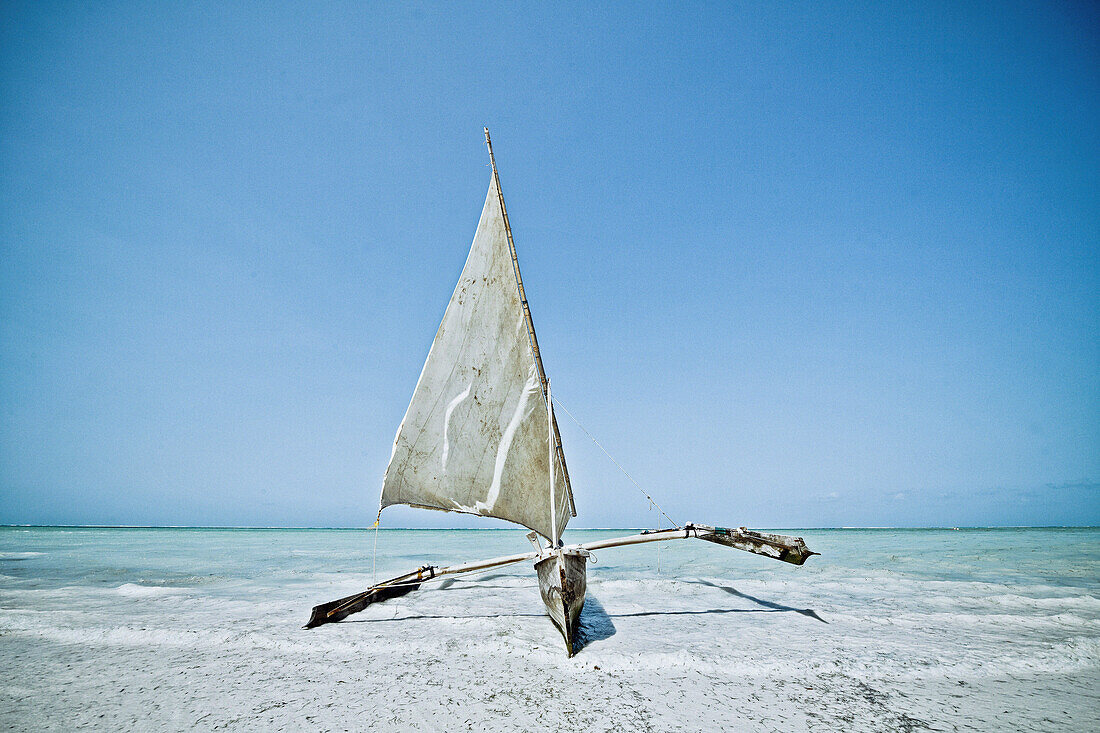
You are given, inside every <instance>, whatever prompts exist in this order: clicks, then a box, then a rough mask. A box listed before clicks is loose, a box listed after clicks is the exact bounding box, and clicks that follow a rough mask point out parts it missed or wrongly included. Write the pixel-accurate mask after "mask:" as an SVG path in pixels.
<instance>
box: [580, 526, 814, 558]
mask: <svg viewBox="0 0 1100 733" xmlns="http://www.w3.org/2000/svg"><path fill="white" fill-rule="evenodd" d="M691 537H695V538H698V539H701V540H706V541H708V542H714V543H716V544H719V545H725V546H726V547H733V548H735V549H738V550H744V551H745V552H751V553H753V554H756V555H764V556H765V557H770V558H772V559H773V560H782V561H783V562H789V563H791V564H792V565H801V564H802V563H804V562H806V560H807V559H809V558H810V557H811V556H813V555H817V554H819V553H816V552H813V551H812V550H810V549H809V548H808V547H806V543H805V541H803V539H802V538H801V537H789V536H787V535H781V534H769V533H767V532H757V531H755V530H751V529H745V528H744V527H739V528H738V529H728V528H726V527H711V526H709V525H706V524H691V523H689V524H686V525H684V526H683V527H678V528H676V529H665V530H660V531H657V532H642V533H641V534H635V535H628V536H626V537H614V538H611V539H606V540H596V541H595V542H585V543H583V544H581V545H578V547H579V548H581V549H583V550H601V549H604V548H607V547H623V546H625V545H638V544H642V543H645V542H663V541H665V540H686V539H689V538H691Z"/></svg>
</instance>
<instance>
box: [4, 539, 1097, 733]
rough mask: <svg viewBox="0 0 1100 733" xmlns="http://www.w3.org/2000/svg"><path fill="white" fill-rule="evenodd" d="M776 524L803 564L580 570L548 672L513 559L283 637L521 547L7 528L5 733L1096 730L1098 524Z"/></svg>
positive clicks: (668, 558)
mask: <svg viewBox="0 0 1100 733" xmlns="http://www.w3.org/2000/svg"><path fill="white" fill-rule="evenodd" d="M624 533H626V532H624V531H622V530H600V531H585V530H581V531H572V530H571V531H569V532H568V533H567V536H566V538H565V539H566V541H567V542H583V541H588V540H591V539H596V538H600V537H608V536H615V535H617V534H624ZM787 533H790V534H798V535H801V536H803V537H804V538H805V539H806V542H807V544H809V546H810V547H811V549H814V550H816V551H818V552H821V553H822V556H821V557H814V558H811V559H810V561H809V562H808V563H807V564H806V565H805V566H803V567H794V566H791V565H787V564H785V563H777V562H775V561H771V560H768V559H765V558H761V557H757V556H753V555H749V554H747V553H743V552H738V551H736V550H730V549H727V548H722V547H719V546H717V545H713V544H710V543H705V542H698V541H694V540H690V541H679V542H669V543H661V544H660V546H659V547H660V551H659V562H660V571H659V573H658V571H657V563H658V545H646V546H637V547H630V548H615V549H608V550H602V551H599V552H598V553H597V556H598V557H597V558H596V563H595V564H593V565H590V566H589V571H588V601H587V603H586V606H585V611H584V614H583V616H582V621H583V631H584V635H585V638H586V646H585V647H584V649H583V650H582V651H581V652H580V653H579V654H578V655H577V656H575V657H574V658H572V659H567V658H566V657H565V655H564V648H563V644H562V642H561V639H560V637H559V636H557V633H556V632H555V631H554V629H553V627H552V626H551V624H550V622H549V620H548V619H547V618H546V617H545V615H544V613H543V610H542V605H541V602H540V601H539V598H538V591H537V588H536V587H535V585H534V580H533V578H534V574H533V571H532V569H531V568H530V566H529V563H521V564H519V565H514V566H509V567H505V568H501V569H495V570H492V571H489V572H487V573H484V574H481V575H476V576H472V577H468V578H465V579H462V580H459V581H457V582H452V581H451V580H447V581H444V582H443V583H442V584H438V585H435V586H432V589H431V590H423V591H418V592H415V593H412V594H410V595H408V596H405V597H403V598H401V599H395V600H393V601H389V602H386V603H384V604H379V605H377V606H373V607H370V608H368V609H367V610H366V611H364V612H362V613H360V614H357V615H355V616H352V617H350V618H349V619H348V620H347V621H346V622H344V623H342V624H335V625H329V626H325V627H323V628H320V629H316V630H312V631H303V630H301V629H300V626H301V624H302V623H303V622H304V621H305V619H306V618H307V617H308V615H309V609H310V607H311V606H312V605H314V604H315V603H319V602H322V601H327V600H332V599H334V598H337V597H340V596H342V595H347V594H349V593H352V592H355V591H358V590H362V589H363V588H365V587H366V586H367V585H369V584H370V583H371V581H372V579H373V578H378V579H383V578H386V577H390V576H393V575H397V574H400V573H403V572H406V571H408V570H411V569H414V568H416V567H418V566H421V565H424V564H434V565H444V564H449V563H453V562H456V561H464V560H471V559H481V558H486V557H492V556H495V555H505V554H512V553H517V552H523V551H525V550H526V549H527V548H528V547H529V545H528V544H527V541H526V539H525V538H524V536H523V535H524V533H523V532H521V531H511V530H381V531H379V532H378V534H377V545H378V550H377V556H375V554H374V552H373V547H374V542H375V534H374V533H373V532H371V531H369V530H357V531H351V530H238V529H231V530H212V529H84V528H21V527H9V528H0V674H2V676H0V680H3V681H2V682H0V723H2V724H4V725H7V726H13V727H16V728H66V727H72V726H73V725H98V726H99V727H103V728H110V729H120V728H121V729H135V728H137V729H148V728H150V727H154V726H155V727H158V728H169V729H185V728H191V727H198V728H202V729H207V728H208V729H213V728H216V727H217V728H220V727H228V728H236V729H254V730H270V729H278V728H289V729H295V728H300V727H303V726H304V727H311V728H337V729H343V728H351V729H359V728H366V727H370V726H372V725H377V726H380V727H381V726H388V727H393V726H397V727H401V728H417V729H423V730H438V729H460V730H461V729H480V730H498V729H499V730H507V729H512V728H515V727H520V728H523V729H527V730H549V729H552V728H553V729H561V728H563V727H564V728H565V729H594V730H617V729H622V728H635V729H640V730H646V729H652V730H669V729H678V728H684V729H695V728H699V727H704V728H705V727H711V726H718V725H721V726H724V727H729V726H733V727H735V728H736V727H748V726H750V725H751V726H756V727H763V728H764V729H769V728H774V729H777V730H784V731H787V730H792V729H794V730H809V729H814V730H821V729H826V730H842V729H843V730H861V729H862V730H883V729H897V730H917V729H933V730H953V729H960V730H966V729H971V730H1005V729H1029V730H1084V729H1097V728H1100V698H1098V695H1097V690H1100V529H989V530H960V531H952V530H788V531H787ZM426 588H427V586H426Z"/></svg>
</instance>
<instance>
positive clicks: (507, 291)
mask: <svg viewBox="0 0 1100 733" xmlns="http://www.w3.org/2000/svg"><path fill="white" fill-rule="evenodd" d="M555 437H556V436H555ZM550 444H551V440H550V427H549V426H548V418H547V407H546V400H545V398H544V397H543V395H542V380H541V375H540V373H539V369H538V363H537V361H536V358H535V355H534V353H533V351H532V348H531V342H530V339H529V334H528V326H527V321H526V314H525V311H524V308H523V303H522V298H521V295H520V291H519V285H518V282H517V280H516V276H515V271H514V264H513V261H512V254H511V250H510V247H509V243H508V237H507V233H506V231H505V225H504V220H503V211H502V209H501V206H500V199H499V192H498V189H497V182H496V177H495V176H494V177H493V178H492V179H491V181H490V183H489V190H488V192H487V193H486V197H485V204H484V206H483V208H482V212H481V219H480V220H479V222H478V227H477V232H476V233H475V235H474V241H473V244H472V245H471V247H470V253H469V256H468V257H467V259H466V264H465V266H464V267H463V270H462V275H461V276H460V277H459V281H458V284H457V285H456V287H455V290H454V293H453V295H452V296H451V300H450V302H449V303H448V304H447V309H446V312H445V313H444V315H443V320H442V322H441V323H440V325H439V329H438V331H437V332H436V336H435V339H434V341H433V342H432V346H431V349H430V350H429V352H428V358H427V359H426V361H425V362H424V368H423V369H422V370H421V373H420V379H419V380H418V382H417V385H416V389H415V390H414V391H413V397H412V400H411V401H410V403H409V407H408V410H407V411H406V413H405V418H404V420H402V422H401V426H400V427H399V428H398V431H397V435H396V437H395V438H394V448H393V454H392V456H391V458H390V463H389V466H388V467H387V468H386V476H385V480H384V481H383V488H382V500H381V505H382V507H383V508H385V507H387V506H389V505H391V504H409V505H412V506H420V507H428V508H432V509H440V510H443V511H457V512H463V513H468V514H477V515H481V516H488V517H497V518H499V519H505V520H508V521H511V522H515V523H517V524H520V525H523V526H525V527H528V528H530V529H533V530H535V531H536V532H538V533H539V534H541V535H543V536H545V537H551V536H553V535H554V534H555V530H556V533H557V534H559V535H560V532H561V531H562V530H563V529H564V528H565V525H566V523H567V522H568V521H569V517H570V515H571V512H570V507H569V498H568V494H567V492H562V496H561V497H560V498H558V501H556V502H555V503H556V511H555V512H554V518H553V519H554V520H556V522H554V521H553V520H552V518H551V512H550V511H549V502H548V495H549V487H550V471H551V470H553V471H555V474H556V476H555V478H556V484H557V485H558V486H564V485H566V484H565V477H564V475H563V465H562V463H561V461H560V458H559V460H558V461H551V459H550V456H549V452H548V450H547V446H548V445H550ZM552 464H557V465H552ZM555 523H556V525H557V526H556V527H553V526H551V525H552V524H555Z"/></svg>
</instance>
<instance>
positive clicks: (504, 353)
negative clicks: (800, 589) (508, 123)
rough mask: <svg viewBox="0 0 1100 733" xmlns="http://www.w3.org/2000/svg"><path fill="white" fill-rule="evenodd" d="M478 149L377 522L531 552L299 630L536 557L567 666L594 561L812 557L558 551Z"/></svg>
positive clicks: (547, 407) (548, 469) (738, 532)
mask: <svg viewBox="0 0 1100 733" xmlns="http://www.w3.org/2000/svg"><path fill="white" fill-rule="evenodd" d="M485 144H486V146H487V147H488V149H489V163H490V166H491V168H492V178H491V179H490V181H489V190H488V193H487V194H486V196H485V205H484V206H483V207H482V211H481V219H480V220H479V222H478V225H477V231H476V233H475V234H474V241H473V244H472V245H471V247H470V253H469V256H468V257H467V259H466V264H465V266H464V268H463V270H462V275H461V276H460V277H459V280H458V284H457V286H456V287H455V290H454V293H453V294H452V295H451V300H450V302H449V303H448V304H447V309H446V311H445V313H444V315H443V321H442V322H441V323H440V324H439V329H438V331H437V332H436V335H435V340H434V341H433V342H432V346H431V349H430V350H429V351H428V358H427V360H426V361H425V363H424V368H423V370H422V371H421V373H420V379H419V380H418V381H417V384H416V388H415V389H414V390H413V396H412V400H411V401H410V403H409V407H408V410H407V411H406V413H405V418H404V419H403V420H402V421H401V425H400V427H398V429H397V436H396V437H395V438H394V444H393V452H392V453H391V455H390V461H389V465H388V466H387V468H386V473H385V478H384V479H383V482H382V496H381V500H380V502H379V510H378V513H379V517H381V513H382V510H383V509H385V508H386V507H388V506H392V505H394V504H406V505H409V506H413V507H420V508H423V509H433V510H438V511H446V512H461V513H465V514H475V515H479V516H483V517H495V518H497V519H503V520H505V521H508V522H512V523H514V524H518V525H521V526H523V527H526V528H528V529H529V530H531V531H530V532H529V533H528V535H527V537H528V539H529V540H530V541H531V544H532V546H533V550H531V551H527V552H522V553H518V554H515V555H508V556H505V557H496V558H491V559H488V560H481V561H475V562H467V563H462V564H458V565H452V566H447V567H436V566H432V565H425V566H423V567H420V568H417V569H416V570H414V571H411V572H409V573H406V574H404V575H400V576H398V577H396V578H391V579H389V580H386V581H383V582H381V583H377V584H375V585H373V586H371V587H370V588H368V589H367V590H365V591H363V592H362V593H357V594H355V595H351V596H348V597H346V598H341V599H339V600H335V601H331V602H329V603H323V604H321V605H318V606H315V607H314V608H313V612H312V614H311V616H310V619H309V621H308V622H307V623H306V626H305V628H307V629H308V628H314V627H317V626H320V625H322V624H326V623H331V622H334V621H340V620H341V619H344V618H346V617H347V616H349V615H351V614H353V613H356V612H358V611H361V610H362V609H364V608H366V607H367V606H368V605H370V604H372V603H379V602H382V601H386V600H389V599H392V598H396V597H399V596H402V595H405V594H407V593H410V592H412V591H414V590H416V589H417V588H419V587H421V585H423V584H424V583H426V582H428V581H431V580H433V579H436V578H440V577H442V576H449V575H456V574H461V573H468V572H474V571H479V570H485V569H488V568H494V567H499V566H503V565H511V564H514V563H519V562H525V561H530V560H534V569H535V574H536V577H537V579H538V585H539V592H540V595H541V596H542V601H543V603H544V604H545V606H546V611H547V614H548V615H549V616H550V619H551V621H552V622H553V624H554V626H556V627H557V629H558V631H559V632H560V633H561V635H562V638H563V639H564V640H565V648H566V652H567V653H568V654H569V656H573V654H574V653H575V652H576V651H578V648H579V642H580V640H579V633H578V632H579V622H580V615H581V609H582V608H583V606H584V598H585V587H586V568H587V563H588V559H589V556H590V554H591V552H592V551H593V550H598V549H602V548H609V547H620V546H624V545H634V544H640V543H647V542H662V541H666V540H678V539H688V538H697V539H701V540H707V541H709V542H714V543H717V544H720V545H725V546H727V547H733V548H737V549H740V550H746V551H748V552H753V553H756V554H760V555H764V556H767V557H771V558H774V559H777V560H782V561H784V562H788V563H792V564H795V565H801V564H802V563H804V562H805V561H806V559H807V558H809V557H810V556H811V555H815V554H817V553H814V552H811V551H810V550H809V549H808V548H807V547H806V544H805V542H803V540H802V538H800V537H787V536H784V535H777V534H770V533H765V532H758V531H752V530H748V529H745V528H744V527H741V528H737V529H732V528H727V527H717V526H710V525H703V524H686V525H684V526H682V527H679V526H678V527H673V528H670V529H665V530H654V531H646V532H641V533H639V534H634V535H629V536H626V537H617V538H613V539H604V540H597V541H594V542H587V543H582V544H575V545H564V544H563V542H562V539H561V535H562V532H563V531H564V530H565V527H566V525H567V524H568V523H569V520H570V519H571V518H572V517H575V516H577V509H576V502H575V501H574V498H573V488H572V485H571V483H570V480H569V470H568V468H567V466H566V463H565V452H564V450H563V449H562V442H561V435H560V433H559V431H558V424H557V420H556V419H555V417H554V400H553V397H552V395H551V389H550V381H549V380H548V379H547V376H546V370H545V369H544V368H543V364H542V354H541V352H540V351H539V346H538V339H537V338H536V337H535V326H534V323H533V322H532V319H531V309H530V307H529V306H528V303H527V296H526V294H525V293H524V289H523V279H522V278H521V277H520V271H519V260H518V258H517V257H516V247H515V243H514V242H513V240H512V228H511V226H510V225H509V223H508V212H507V209H506V208H505V206H504V195H503V194H502V193H501V188H500V176H499V174H498V172H497V166H496V159H495V157H494V156H493V144H492V140H491V139H490V137H489V130H488V128H486V129H485ZM375 526H377V524H376V525H375Z"/></svg>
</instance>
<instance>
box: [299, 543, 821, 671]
mask: <svg viewBox="0 0 1100 733" xmlns="http://www.w3.org/2000/svg"><path fill="white" fill-rule="evenodd" d="M691 538H696V539H700V540H706V541H708V542H714V543H716V544H719V545H725V546H726V547H733V548H735V549H738V550H744V551H745V552H751V553H753V554H756V555H763V556H765V557H770V558H772V559H774V560H782V561H783V562H789V563H791V564H792V565H801V564H802V563H804V562H806V560H807V559H809V558H810V557H811V556H813V555H817V554H819V553H816V552H813V551H811V550H810V549H809V548H808V547H806V543H805V542H804V541H803V540H802V538H801V537H789V536H787V535H779V534H770V533H766V532H756V531H754V530H750V529H745V528H744V527H740V528H737V529H730V528H727V527H712V526H710V525H706V524H691V523H689V524H685V525H684V526H683V527H676V528H673V529H662V530H659V531H646V532H641V533H639V534H633V535H628V536H626V537H614V538H610V539H606V540H595V541H593V542H585V543H582V544H579V545H575V546H571V547H568V548H565V549H566V550H581V551H584V553H585V554H587V553H588V552H591V551H592V550H602V549H606V548H608V547H623V546H626V545H638V544H643V543H647V542H664V541H667V540H686V539H691ZM540 556H543V553H542V552H526V553H523V554H520V555H505V556H502V557H494V558H491V559H489V560H480V561H477V562H468V563H463V564H461V565H450V566H447V567H441V568H440V567H435V566H433V565H425V566H423V567H421V568H418V569H416V570H414V571H412V572H411V573H406V574H404V575H399V576H397V577H396V578H391V579H390V580H384V581H382V582H381V583H378V584H376V585H372V586H371V587H370V588H368V589H367V590H365V591H363V592H362V593H356V594H355V595H351V596H347V597H346V598H341V599H339V600H336V601H330V602H328V603H322V604H321V605H319V606H314V607H313V613H312V615H310V618H309V621H308V622H307V623H306V625H305V627H304V628H307V629H312V628H314V627H316V626H321V625H322V624H327V623H331V622H333V621H340V620H341V619H344V618H346V617H348V616H350V615H351V614H353V613H356V612H358V611H362V610H363V609H364V608H366V607H367V606H369V605H370V604H372V603H378V602H381V601H385V600H389V599H390V598H397V597H398V596H403V595H405V594H406V593H410V592H412V591H414V590H416V589H417V588H419V587H420V586H421V585H422V584H424V583H426V582H428V581H430V580H433V579H435V578H439V577H442V576H445V575H459V574H461V573H469V572H474V571H476V570H485V569H488V568H495V567H500V566H503V565H511V564H513V563H517V562H523V561H524V560H533V559H534V558H536V557H540ZM553 558H556V555H553V556H549V557H545V556H544V559H545V560H550V559H553ZM541 562H543V561H540V563H541ZM539 585H540V586H542V583H540V584H539ZM582 598H583V592H582ZM547 605H548V607H549V604H547ZM551 618H552V619H553V620H554V622H555V625H557V624H558V619H556V618H554V617H553V616H551ZM563 634H564V632H563ZM567 644H568V646H569V653H570V655H572V654H573V652H574V649H573V644H572V640H570V639H567Z"/></svg>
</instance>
